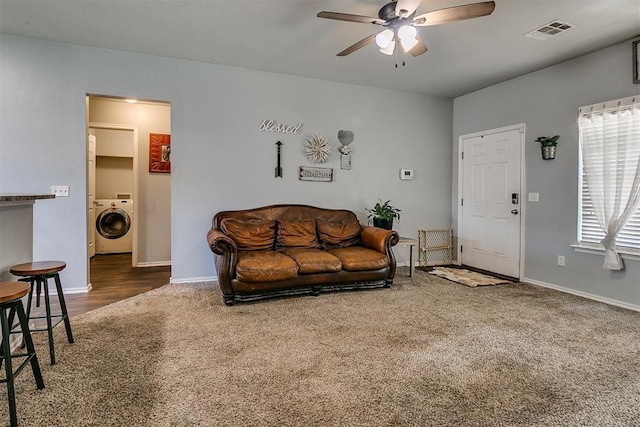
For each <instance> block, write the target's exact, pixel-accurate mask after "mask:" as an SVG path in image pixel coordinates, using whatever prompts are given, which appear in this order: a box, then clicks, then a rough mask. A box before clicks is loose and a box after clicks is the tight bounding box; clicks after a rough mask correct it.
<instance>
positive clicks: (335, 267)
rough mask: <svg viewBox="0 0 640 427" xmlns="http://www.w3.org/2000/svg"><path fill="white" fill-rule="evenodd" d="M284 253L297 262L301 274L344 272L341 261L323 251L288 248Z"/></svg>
mask: <svg viewBox="0 0 640 427" xmlns="http://www.w3.org/2000/svg"><path fill="white" fill-rule="evenodd" d="M282 253H283V254H286V255H287V256H290V257H291V258H293V259H294V260H295V262H296V263H297V264H298V272H299V273H300V274H311V273H335V272H336V271H340V270H342V262H341V261H340V259H339V258H337V257H335V256H333V255H331V254H330V253H328V252H326V251H323V250H322V249H306V248H287V249H284V250H283V251H282Z"/></svg>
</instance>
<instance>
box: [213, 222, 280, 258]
mask: <svg viewBox="0 0 640 427" xmlns="http://www.w3.org/2000/svg"><path fill="white" fill-rule="evenodd" d="M220 229H221V230H222V232H223V233H225V234H226V235H227V236H229V237H230V238H232V239H233V241H234V242H236V245H237V246H238V250H241V251H259V250H265V249H273V248H274V242H275V239H276V222H275V221H274V220H258V219H252V220H238V219H234V218H225V219H223V220H222V221H221V222H220Z"/></svg>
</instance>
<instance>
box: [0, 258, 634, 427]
mask: <svg viewBox="0 0 640 427" xmlns="http://www.w3.org/2000/svg"><path fill="white" fill-rule="evenodd" d="M407 272H408V271H407V270H406V268H399V271H398V274H397V275H396V279H395V282H394V286H393V287H392V288H391V289H380V290H368V291H362V292H342V293H328V294H322V295H320V296H318V297H313V296H309V297H296V298H286V299H273V300H265V301H261V302H257V303H245V304H237V305H235V306H233V307H226V306H224V305H223V304H222V301H221V298H220V294H219V290H218V289H217V288H216V287H215V286H214V285H213V284H211V283H201V284H192V285H166V286H164V287H162V288H159V289H156V290H153V291H150V292H147V293H145V294H142V295H138V296H136V297H132V298H129V299H127V300H124V301H121V302H118V303H115V304H112V305H109V306H107V307H103V308H100V309H97V310H94V311H92V312H88V313H86V314H83V315H80V316H77V317H74V318H73V319H72V328H73V332H74V336H75V340H76V342H75V343H74V344H68V343H66V341H65V336H64V328H63V327H62V326H60V327H58V328H56V356H57V361H58V363H57V364H56V365H54V366H50V365H49V363H48V358H47V354H48V351H47V344H46V334H43V333H37V334H34V340H35V343H36V349H37V351H38V354H39V356H40V364H41V367H42V370H43V376H44V381H45V384H46V388H45V389H44V390H41V391H38V390H36V387H35V384H34V382H33V377H32V375H31V372H30V369H28V368H26V369H25V370H24V371H23V372H22V373H21V374H20V375H19V376H18V377H17V384H16V395H17V405H18V417H19V420H20V425H21V426H523V425H526V426H529V425H530V426H632V425H635V426H637V425H639V423H640V421H639V420H640V313H637V312H633V311H628V310H624V309H621V308H616V307H612V306H608V305H605V304H601V303H597V302H593V301H590V300H586V299H582V298H579V297H576V296H572V295H568V294H563V293H560V292H557V291H553V290H549V289H545V288H541V287H537V286H532V285H527V284H507V285H500V286H487V287H478V288H469V287H466V286H459V285H456V284H452V283H451V282H449V281H447V280H444V279H441V278H439V277H436V276H433V275H430V274H427V273H425V272H422V271H419V270H418V271H416V272H415V274H414V277H413V278H409V277H407ZM0 399H1V400H0V422H4V423H8V418H9V417H8V410H7V405H6V387H4V386H3V385H0Z"/></svg>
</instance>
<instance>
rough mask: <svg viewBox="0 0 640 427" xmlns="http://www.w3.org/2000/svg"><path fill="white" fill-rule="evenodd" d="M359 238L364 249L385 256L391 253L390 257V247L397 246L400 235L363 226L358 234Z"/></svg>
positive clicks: (391, 231)
mask: <svg viewBox="0 0 640 427" xmlns="http://www.w3.org/2000/svg"><path fill="white" fill-rule="evenodd" d="M360 238H361V239H362V245H363V246H364V247H365V248H369V249H373V250H376V251H378V252H382V253H383V254H387V255H389V254H390V253H391V255H392V254H393V253H392V252H391V247H392V246H395V245H396V244H398V241H399V240H400V235H398V233H397V232H395V231H393V230H385V229H384V228H378V227H370V226H364V227H362V231H361V232H360ZM392 256H393V255H392Z"/></svg>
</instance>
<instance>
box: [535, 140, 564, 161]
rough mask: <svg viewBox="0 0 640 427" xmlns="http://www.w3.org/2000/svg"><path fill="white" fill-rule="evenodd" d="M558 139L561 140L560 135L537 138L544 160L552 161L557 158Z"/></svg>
mask: <svg viewBox="0 0 640 427" xmlns="http://www.w3.org/2000/svg"><path fill="white" fill-rule="evenodd" d="M558 138H560V135H555V136H539V137H537V138H536V142H539V143H540V149H541V150H542V159H543V160H552V159H555V158H556V146H557V145H558Z"/></svg>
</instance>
